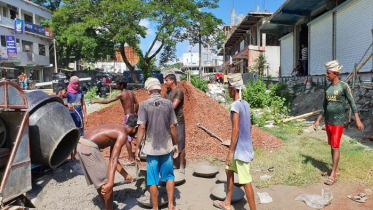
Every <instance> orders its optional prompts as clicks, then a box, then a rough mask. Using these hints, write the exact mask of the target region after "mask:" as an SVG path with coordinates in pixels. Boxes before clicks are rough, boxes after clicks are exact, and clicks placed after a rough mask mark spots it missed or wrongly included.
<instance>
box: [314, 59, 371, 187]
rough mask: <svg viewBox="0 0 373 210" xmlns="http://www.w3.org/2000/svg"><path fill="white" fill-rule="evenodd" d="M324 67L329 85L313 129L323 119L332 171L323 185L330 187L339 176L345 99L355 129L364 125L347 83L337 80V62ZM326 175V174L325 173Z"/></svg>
mask: <svg viewBox="0 0 373 210" xmlns="http://www.w3.org/2000/svg"><path fill="white" fill-rule="evenodd" d="M325 67H326V69H327V71H326V74H327V79H328V80H329V81H330V82H331V85H330V86H329V87H327V89H326V91H325V99H324V104H323V112H322V113H321V115H320V116H319V117H318V118H317V120H316V122H315V124H314V129H315V130H316V129H317V127H318V126H319V123H320V121H321V120H322V119H323V118H325V128H326V133H327V135H328V143H329V145H330V147H331V154H332V161H333V169H332V171H331V173H330V176H329V178H327V179H326V180H325V182H324V184H326V185H332V184H334V183H335V182H336V181H337V174H340V172H339V168H338V162H339V144H340V142H341V137H342V133H343V124H344V118H345V107H346V99H347V100H348V103H349V104H350V107H351V109H352V111H353V113H354V115H355V120H356V127H357V128H358V129H359V130H364V125H363V124H362V123H361V120H360V117H359V113H358V111H357V108H356V105H355V101H354V98H353V96H352V94H351V89H350V87H349V86H348V84H347V83H345V82H343V81H340V80H339V73H340V72H341V69H342V66H339V64H338V61H335V60H334V61H330V62H327V63H326V64H325ZM326 174H328V173H327V172H326Z"/></svg>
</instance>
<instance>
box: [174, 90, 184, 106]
mask: <svg viewBox="0 0 373 210" xmlns="http://www.w3.org/2000/svg"><path fill="white" fill-rule="evenodd" d="M177 90H178V91H177V92H176V96H175V99H174V100H173V101H172V108H174V109H176V108H177V107H178V106H179V104H180V102H181V101H182V100H184V93H183V91H182V90H180V89H179V88H178V89H177Z"/></svg>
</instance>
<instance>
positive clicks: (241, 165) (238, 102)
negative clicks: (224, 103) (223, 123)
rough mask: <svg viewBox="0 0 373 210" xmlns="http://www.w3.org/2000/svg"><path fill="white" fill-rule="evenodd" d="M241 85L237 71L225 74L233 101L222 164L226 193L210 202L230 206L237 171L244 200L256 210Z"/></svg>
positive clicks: (248, 125) (247, 111) (246, 106)
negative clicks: (226, 151)
mask: <svg viewBox="0 0 373 210" xmlns="http://www.w3.org/2000/svg"><path fill="white" fill-rule="evenodd" d="M242 88H244V85H243V80H242V75H241V74H240V73H236V74H231V75H229V76H228V92H229V95H230V97H231V98H232V99H234V102H233V103H232V105H231V121H232V136H231V143H230V145H229V151H228V155H227V157H226V161H225V163H226V164H227V166H226V168H225V169H226V170H225V172H226V173H227V196H226V198H225V200H224V201H219V200H216V201H214V202H213V205H214V206H215V207H217V208H220V209H231V200H232V195H233V184H234V174H233V173H237V175H238V180H239V184H242V185H244V189H245V193H246V198H247V202H248V203H249V205H250V209H251V210H255V209H256V206H255V199H254V190H253V187H252V186H251V182H252V180H253V179H252V177H251V175H250V163H251V162H252V161H253V159H254V149H253V144H252V139H251V117H250V106H249V104H248V103H247V102H246V101H245V100H243V99H242V98H241V91H242Z"/></svg>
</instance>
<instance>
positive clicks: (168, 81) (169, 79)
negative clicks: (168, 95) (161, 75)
mask: <svg viewBox="0 0 373 210" xmlns="http://www.w3.org/2000/svg"><path fill="white" fill-rule="evenodd" d="M164 84H165V85H166V87H167V88H172V87H173V86H176V85H177V79H176V76H175V74H168V75H167V76H166V77H165V83H164Z"/></svg>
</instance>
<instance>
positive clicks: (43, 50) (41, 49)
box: [39, 44, 45, 56]
mask: <svg viewBox="0 0 373 210" xmlns="http://www.w3.org/2000/svg"><path fill="white" fill-rule="evenodd" d="M39 55H44V56H45V45H43V44H39Z"/></svg>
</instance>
